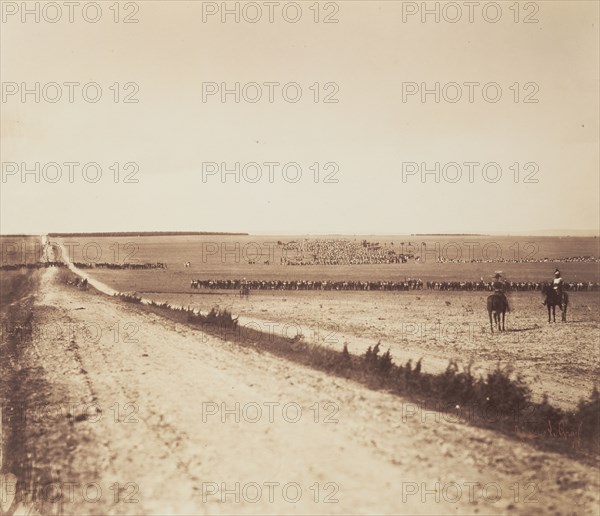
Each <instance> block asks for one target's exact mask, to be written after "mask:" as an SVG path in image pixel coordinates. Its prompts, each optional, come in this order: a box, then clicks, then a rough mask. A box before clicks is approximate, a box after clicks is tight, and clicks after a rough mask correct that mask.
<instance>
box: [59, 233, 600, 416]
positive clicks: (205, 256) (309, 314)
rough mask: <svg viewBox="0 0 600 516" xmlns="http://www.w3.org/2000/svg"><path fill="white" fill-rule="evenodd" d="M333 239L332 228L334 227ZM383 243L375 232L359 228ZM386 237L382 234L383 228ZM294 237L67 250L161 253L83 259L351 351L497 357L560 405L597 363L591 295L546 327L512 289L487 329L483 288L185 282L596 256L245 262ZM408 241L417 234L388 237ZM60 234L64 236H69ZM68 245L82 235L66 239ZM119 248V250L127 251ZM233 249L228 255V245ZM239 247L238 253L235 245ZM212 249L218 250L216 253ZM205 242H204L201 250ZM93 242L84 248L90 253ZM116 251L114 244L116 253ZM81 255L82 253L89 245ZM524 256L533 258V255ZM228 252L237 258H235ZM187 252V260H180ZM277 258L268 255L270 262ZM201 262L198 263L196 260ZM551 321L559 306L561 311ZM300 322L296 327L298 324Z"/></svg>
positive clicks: (158, 294) (576, 266)
mask: <svg viewBox="0 0 600 516" xmlns="http://www.w3.org/2000/svg"><path fill="white" fill-rule="evenodd" d="M339 238H341V237H339ZM357 238H358V239H359V240H360V239H363V238H364V239H370V241H375V242H381V241H383V240H384V237H372V236H371V237H367V236H365V237H357ZM387 238H388V239H389V238H390V237H387ZM421 238H423V241H424V242H425V244H426V245H427V246H428V247H429V248H435V246H436V245H437V246H438V247H441V248H444V246H446V245H448V244H449V243H452V244H453V245H454V246H455V247H462V248H463V249H468V246H467V245H466V244H467V243H468V244H469V245H470V248H471V249H473V248H475V246H476V244H477V245H478V246H479V248H480V249H483V248H484V247H485V246H490V245H491V244H493V245H498V246H499V248H501V249H502V253H504V255H505V256H509V255H510V252H512V251H513V250H515V249H519V250H523V249H528V246H533V248H535V249H536V250H537V252H539V256H544V257H548V258H550V259H554V258H564V257H569V256H597V255H598V252H597V251H598V250H597V248H596V247H597V244H598V240H597V239H595V238H535V239H533V238H527V237H502V238H496V237H460V236H457V237H440V238H439V239H435V238H432V237H420V239H421ZM292 239H293V238H292V237H283V236H279V237H273V238H271V239H268V240H264V241H262V240H260V241H259V240H258V239H256V238H253V237H252V236H243V237H240V236H219V237H214V236H213V237H209V236H206V237H205V236H202V237H150V238H148V237H141V238H137V239H131V238H129V239H122V240H119V239H115V238H113V237H106V238H95V239H94V238H90V239H86V240H80V239H75V240H73V241H71V244H72V245H71V247H70V249H71V250H73V251H74V252H73V256H75V257H76V258H77V259H79V260H84V259H85V253H82V252H81V251H82V250H83V249H84V248H85V247H86V246H88V249H90V250H91V249H92V248H96V247H97V248H98V249H100V252H101V254H102V256H109V253H113V255H114V257H115V258H116V257H120V258H121V259H122V260H121V261H122V262H125V263H127V260H125V259H123V256H124V252H125V250H126V251H127V252H128V253H129V256H130V258H133V257H135V258H136V259H138V260H139V261H140V262H151V263H154V262H164V263H166V264H167V268H166V269H158V270H152V271H148V270H141V271H138V270H113V269H111V270H107V269H92V270H91V271H90V273H91V274H92V276H93V277H94V278H97V279H98V280H100V281H102V282H103V283H105V284H107V285H109V286H110V287H112V288H113V289H115V290H117V291H120V292H135V293H137V294H138V295H141V296H143V297H145V298H148V299H153V300H155V301H157V302H163V301H167V302H169V303H172V304H174V305H180V306H189V307H191V308H194V309H198V310H201V311H203V312H206V311H208V310H209V309H210V308H212V307H213V306H215V305H218V306H219V307H221V308H228V309H230V310H231V311H232V312H233V313H234V314H235V315H239V316H241V319H240V320H241V321H246V322H248V321H260V324H262V325H263V326H265V327H268V325H270V324H277V325H278V327H279V331H282V330H283V328H284V326H285V327H286V330H285V331H287V332H291V333H293V332H301V333H303V334H304V335H305V337H309V338H312V339H314V340H315V341H316V342H319V343H322V344H325V345H330V346H333V347H336V348H341V347H343V345H344V344H347V345H348V348H349V350H350V352H351V353H355V354H361V353H364V351H365V350H366V349H367V347H368V346H372V345H374V344H376V343H377V342H378V341H381V343H382V346H383V348H384V349H387V348H388V347H389V349H390V350H391V353H392V356H394V357H395V358H396V359H397V360H399V361H402V362H403V361H406V360H408V359H412V360H413V361H416V360H418V359H419V358H421V357H423V358H424V368H425V369H426V370H433V371H439V370H443V369H444V368H445V367H446V366H447V364H448V361H449V360H459V361H461V362H462V363H464V364H468V363H469V362H471V361H472V362H474V364H475V365H476V367H479V368H480V370H481V371H485V370H490V369H491V368H493V367H495V365H496V364H498V363H501V364H504V365H505V364H510V365H513V366H514V367H515V370H516V372H517V373H519V374H522V375H523V377H524V378H526V379H527V381H528V384H530V385H531V386H532V387H533V390H534V393H535V394H536V395H537V396H538V397H541V396H542V395H543V394H548V395H549V397H550V399H551V400H552V401H553V402H555V403H557V404H558V405H560V406H563V407H569V406H573V404H574V403H575V402H576V401H577V400H578V399H579V398H583V397H587V396H588V395H589V394H590V392H591V390H592V388H593V386H594V382H595V380H596V378H597V377H598V374H599V373H600V369H599V366H598V364H599V363H600V362H599V358H600V350H599V349H598V337H599V335H600V293H598V292H589V293H588V292H573V293H571V306H570V307H569V315H568V319H569V323H568V324H566V325H562V324H557V325H550V326H549V325H548V324H547V312H546V309H545V307H544V306H542V298H541V294H540V293H539V292H513V293H511V294H510V300H511V305H512V312H511V313H510V314H509V315H508V316H507V329H508V331H507V332H506V333H505V334H502V335H491V334H490V328H489V322H488V318H487V312H486V309H485V299H486V297H487V295H488V294H489V293H487V292H481V293H477V292H435V291H426V290H423V291H410V292H335V291H333V292H322V291H310V292H293V291H292V292H290V291H285V292H268V291H266V292H265V291H253V292H252V295H251V296H250V299H249V300H241V299H240V298H239V296H238V293H237V291H211V290H202V289H200V290H191V289H190V288H189V283H190V281H191V279H217V278H230V279H236V278H238V279H239V278H241V277H246V278H247V279H261V278H264V279H320V280H322V279H327V280H338V279H339V280H349V279H357V280H379V279H382V280H394V279H403V278H404V277H405V276H408V277H411V276H412V277H418V278H421V279H423V280H424V281H426V280H430V279H431V280H433V279H479V278H480V277H484V278H489V277H490V276H491V274H492V273H493V271H494V270H497V269H498V268H501V269H502V270H504V271H505V276H506V277H508V278H511V279H514V280H519V281H521V280H544V281H547V280H548V279H549V278H550V277H551V274H552V272H553V271H554V267H555V266H559V267H560V269H561V270H562V272H563V277H565V279H566V281H574V280H575V279H578V278H579V279H581V278H582V277H584V278H585V279H587V280H593V281H599V280H600V275H599V268H600V267H599V264H598V263H582V262H568V263H552V262H542V263H529V262H526V263H431V262H425V263H415V262H409V263H406V264H385V265H384V264H379V265H352V266H350V265H340V266H325V265H311V266H284V265H278V264H276V265H273V264H269V265H265V264H263V263H256V264H254V265H251V264H248V263H247V262H245V261H244V260H243V258H244V256H245V255H244V253H245V251H243V249H244V248H245V249H246V250H250V249H251V248H252V245H254V244H253V243H257V242H258V244H256V245H257V246H260V248H261V249H262V250H263V251H265V252H266V251H267V250H270V251H272V252H275V251H277V250H279V251H280V252H281V249H280V247H278V246H277V242H278V241H290V240H292ZM411 239H412V242H413V243H414V241H415V237H394V238H393V240H392V241H394V244H395V245H396V246H397V247H398V246H400V244H401V243H402V242H404V243H405V244H406V242H408V241H410V240H411ZM68 241H69V239H65V242H68ZM74 243H78V244H79V245H77V246H75V245H73V244H74ZM126 248H127V249H126ZM223 249H225V250H226V251H227V250H229V251H231V250H233V253H231V254H227V252H226V251H222V250H223ZM236 249H237V251H235V250H236ZM216 250H217V251H216ZM209 251H210V252H209ZM90 252H91V251H90ZM116 253H121V254H120V255H119V256H117V254H116ZM88 254H89V253H88ZM532 257H533V256H532ZM235 259H237V261H238V262H239V263H237V264H234V263H230V262H233V261H234V260H235ZM185 261H189V262H190V267H189V268H188V267H184V265H183V264H184V262H185ZM275 261H276V262H277V260H275ZM203 262H206V263H203ZM559 319H560V315H559ZM296 328H297V329H296Z"/></svg>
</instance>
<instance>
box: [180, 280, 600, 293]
mask: <svg viewBox="0 0 600 516" xmlns="http://www.w3.org/2000/svg"><path fill="white" fill-rule="evenodd" d="M546 284H547V283H544V282H539V281H535V282H534V281H504V283H503V286H504V290H505V291H539V290H542V287H543V286H544V285H546ZM242 286H247V287H248V288H250V289H251V290H362V291H366V290H376V291H377V290H379V291H381V290H383V291H386V290H395V291H405V290H423V289H427V290H447V291H448V290H464V291H484V292H487V291H489V292H492V291H494V282H493V281H483V280H481V281H426V282H423V280H421V279H411V278H408V279H406V280H404V281H357V280H350V281H341V280H337V281H332V280H324V281H312V280H245V279H241V280H240V279H209V280H200V279H195V280H192V281H191V282H190V288H192V289H211V290H238V289H240V288H241V287H242ZM564 289H565V290H570V291H582V292H587V291H597V290H599V289H600V284H599V283H597V282H592V281H589V282H583V281H580V282H571V283H564Z"/></svg>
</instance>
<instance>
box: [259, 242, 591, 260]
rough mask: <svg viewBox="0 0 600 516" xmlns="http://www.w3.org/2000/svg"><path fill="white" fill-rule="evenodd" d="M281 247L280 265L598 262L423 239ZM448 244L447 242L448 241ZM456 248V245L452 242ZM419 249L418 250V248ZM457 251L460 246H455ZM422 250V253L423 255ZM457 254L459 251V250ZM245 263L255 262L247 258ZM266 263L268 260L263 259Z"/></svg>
mask: <svg viewBox="0 0 600 516" xmlns="http://www.w3.org/2000/svg"><path fill="white" fill-rule="evenodd" d="M277 244H278V246H279V247H280V248H281V253H282V256H281V257H280V258H279V263H280V264H281V265H300V266H302V265H373V264H402V263H408V262H409V261H413V262H415V263H423V262H425V261H428V262H435V263H574V262H581V263H599V262H600V258H598V257H596V256H569V257H564V258H525V257H521V258H516V257H502V256H501V254H502V253H501V252H500V248H499V246H497V247H496V248H497V249H498V251H499V256H496V257H494V258H487V257H483V256H481V257H475V256H470V253H465V254H466V255H468V257H466V258H465V257H463V256H458V257H452V256H447V255H450V254H451V252H452V251H451V250H449V251H447V252H444V249H445V247H444V248H440V246H439V245H437V246H434V248H428V247H427V245H428V244H427V243H426V242H422V243H421V244H418V243H415V242H400V243H397V245H394V243H393V242H389V243H388V242H384V243H382V244H381V243H379V242H369V241H368V240H361V241H358V240H344V239H332V240H324V239H304V240H298V241H292V242H281V241H279V242H277ZM448 245H450V244H448ZM451 247H452V249H453V250H456V249H455V248H457V245H452V246H451ZM417 250H419V252H417ZM458 250H459V251H460V246H458ZM421 254H424V255H425V256H424V257H422V256H421ZM459 254H462V253H460V252H459ZM248 263H256V262H255V261H254V260H248ZM264 263H267V262H264Z"/></svg>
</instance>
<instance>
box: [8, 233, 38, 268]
mask: <svg viewBox="0 0 600 516" xmlns="http://www.w3.org/2000/svg"><path fill="white" fill-rule="evenodd" d="M40 242H41V241H40V237H39V236H7V235H0V265H11V264H18V263H35V262H37V261H39V260H40V258H41V256H42V246H41V243H40Z"/></svg>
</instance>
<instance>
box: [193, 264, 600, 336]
mask: <svg viewBox="0 0 600 516" xmlns="http://www.w3.org/2000/svg"><path fill="white" fill-rule="evenodd" d="M447 283H450V284H453V285H454V284H458V285H460V286H461V287H462V288H460V289H458V288H457V289H456V290H475V291H479V290H484V291H485V290H487V291H493V293H492V294H490V295H489V296H488V297H487V300H486V306H487V311H488V316H489V320H490V330H491V331H492V333H493V332H494V326H495V327H496V329H497V330H498V331H505V318H506V313H507V312H508V311H510V308H509V304H508V299H507V297H506V294H505V292H506V291H510V290H521V291H530V290H538V291H541V292H542V294H543V296H544V302H543V305H545V306H546V308H547V310H548V322H549V323H550V322H556V307H559V309H560V311H561V313H562V321H563V322H566V321H567V309H568V306H569V294H568V293H567V290H574V291H579V290H594V291H595V290H598V284H597V283H592V282H589V283H582V282H580V283H565V282H564V280H563V278H562V277H561V275H560V271H559V270H558V269H556V270H555V272H554V279H553V280H552V282H551V283H547V282H509V281H503V280H502V275H501V273H500V272H497V273H496V274H495V276H494V281H491V282H484V281H481V282H447ZM425 285H426V286H427V288H428V289H436V286H437V285H439V282H426V283H425ZM434 285H435V286H434ZM473 285H475V286H476V287H477V288H472V287H473ZM423 286H424V283H423V282H422V281H421V280H407V281H404V282H382V281H374V282H361V281H350V282H348V281H307V280H302V281H285V280H270V281H264V280H262V281H261V280H246V279H245V278H244V279H242V280H192V281H191V283H190V288H192V289H200V288H202V289H205V288H208V289H236V290H237V289H239V295H240V298H246V299H247V298H248V297H249V296H250V290H422V289H423ZM479 287H481V288H479ZM585 287H588V288H587V289H586V288H585ZM438 289H439V288H438ZM442 290H444V289H442Z"/></svg>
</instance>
